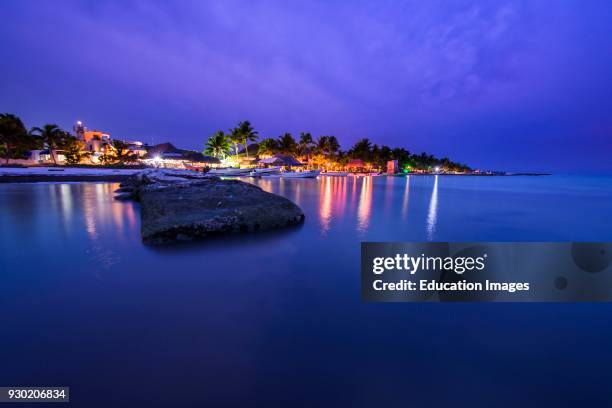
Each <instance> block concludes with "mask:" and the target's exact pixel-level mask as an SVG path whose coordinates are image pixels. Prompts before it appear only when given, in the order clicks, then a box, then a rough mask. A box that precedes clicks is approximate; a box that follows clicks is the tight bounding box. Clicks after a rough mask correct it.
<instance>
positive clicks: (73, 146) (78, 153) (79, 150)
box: [63, 135, 91, 164]
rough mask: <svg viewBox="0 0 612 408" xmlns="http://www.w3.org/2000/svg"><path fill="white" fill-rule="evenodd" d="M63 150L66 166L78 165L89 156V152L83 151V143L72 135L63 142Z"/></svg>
mask: <svg viewBox="0 0 612 408" xmlns="http://www.w3.org/2000/svg"><path fill="white" fill-rule="evenodd" d="M63 150H64V156H65V157H66V163H67V164H79V163H81V161H82V160H83V159H84V158H86V157H90V156H91V152H88V151H86V150H85V143H83V142H82V141H80V140H79V139H77V138H76V137H74V136H72V135H68V137H67V138H66V139H65V140H64V143H63Z"/></svg>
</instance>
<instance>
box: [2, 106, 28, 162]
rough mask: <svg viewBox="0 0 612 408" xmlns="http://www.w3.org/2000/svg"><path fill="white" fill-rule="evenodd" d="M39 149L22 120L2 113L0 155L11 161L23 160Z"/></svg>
mask: <svg viewBox="0 0 612 408" xmlns="http://www.w3.org/2000/svg"><path fill="white" fill-rule="evenodd" d="M36 147H37V140H36V139H35V138H34V137H32V135H31V134H30V133H28V131H27V129H26V127H25V126H24V125H23V122H22V121H21V119H19V118H18V117H17V116H15V115H13V114H10V113H0V155H1V156H2V157H3V158H4V159H5V160H6V163H7V164H8V161H9V159H23V158H25V157H26V155H27V153H28V152H29V151H30V150H33V149H35V148H36Z"/></svg>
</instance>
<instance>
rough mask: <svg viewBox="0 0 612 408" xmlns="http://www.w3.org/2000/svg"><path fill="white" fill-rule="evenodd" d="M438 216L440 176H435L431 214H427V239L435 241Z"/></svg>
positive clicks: (430, 205)
mask: <svg viewBox="0 0 612 408" xmlns="http://www.w3.org/2000/svg"><path fill="white" fill-rule="evenodd" d="M437 216H438V176H435V180H434V186H433V190H432V192H431V200H430V201H429V212H428V214H427V238H428V239H429V240H430V241H431V240H433V236H434V232H435V230H436V219H437Z"/></svg>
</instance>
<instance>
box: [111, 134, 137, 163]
mask: <svg viewBox="0 0 612 408" xmlns="http://www.w3.org/2000/svg"><path fill="white" fill-rule="evenodd" d="M113 149H114V150H115V160H116V161H117V162H119V163H121V164H123V163H127V162H135V161H136V160H138V155H137V154H135V153H133V152H132V151H131V150H130V145H129V143H126V142H124V141H122V140H116V139H115V140H113Z"/></svg>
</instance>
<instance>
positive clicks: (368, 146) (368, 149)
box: [349, 139, 372, 161]
mask: <svg viewBox="0 0 612 408" xmlns="http://www.w3.org/2000/svg"><path fill="white" fill-rule="evenodd" d="M371 153H372V143H370V140H369V139H361V140H359V141H357V143H355V145H353V147H352V148H351V150H350V151H349V154H350V155H351V157H353V158H354V159H361V160H363V161H368V160H369V159H370V155H371Z"/></svg>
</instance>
